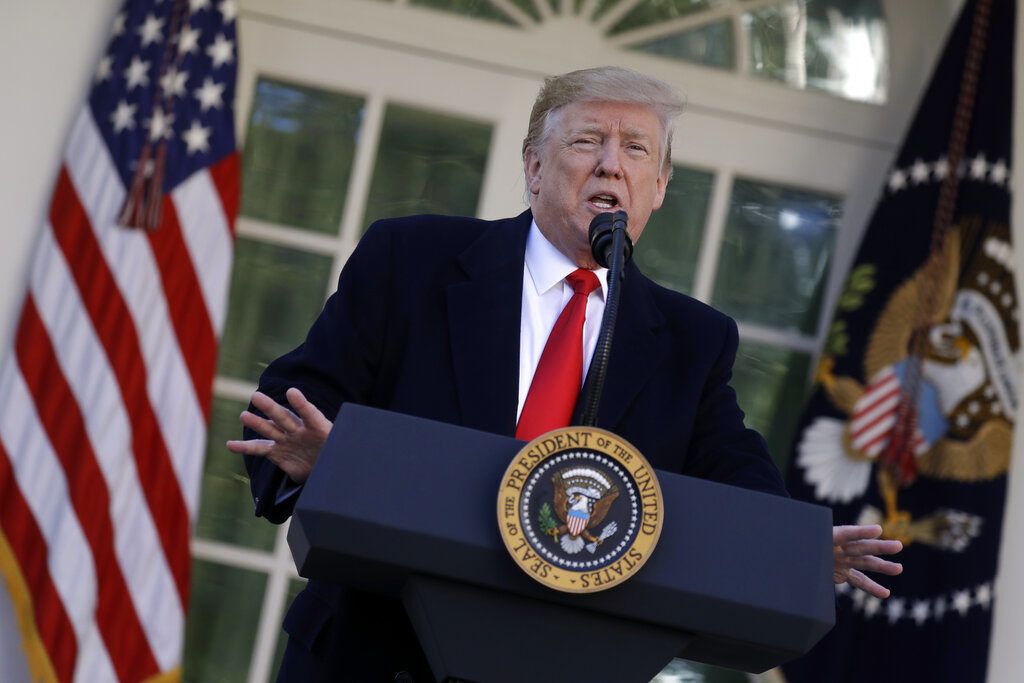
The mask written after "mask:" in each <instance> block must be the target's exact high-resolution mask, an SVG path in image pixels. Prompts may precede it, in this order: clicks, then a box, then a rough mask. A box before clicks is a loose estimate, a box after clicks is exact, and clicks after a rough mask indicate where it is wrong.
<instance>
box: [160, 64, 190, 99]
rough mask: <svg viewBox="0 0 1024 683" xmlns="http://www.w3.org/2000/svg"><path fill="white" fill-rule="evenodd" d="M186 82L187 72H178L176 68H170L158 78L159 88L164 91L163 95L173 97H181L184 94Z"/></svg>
mask: <svg viewBox="0 0 1024 683" xmlns="http://www.w3.org/2000/svg"><path fill="white" fill-rule="evenodd" d="M187 80H188V72H187V71H178V69H177V68H176V67H173V66H172V67H170V68H169V69H167V73H165V74H164V75H163V76H162V77H161V78H160V87H161V88H163V89H164V93H170V94H173V95H174V96H175V97H181V96H182V95H184V94H185V82H186V81H187Z"/></svg>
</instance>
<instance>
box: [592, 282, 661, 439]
mask: <svg viewBox="0 0 1024 683" xmlns="http://www.w3.org/2000/svg"><path fill="white" fill-rule="evenodd" d="M664 324H665V318H664V316H663V315H662V314H661V311H659V310H658V308H657V306H655V304H654V301H653V300H652V298H651V295H650V293H649V292H648V290H647V287H646V284H645V282H644V278H643V276H642V275H641V274H640V271H639V269H637V267H636V266H635V265H634V264H633V263H629V264H627V265H626V278H625V280H624V282H623V286H622V295H621V298H620V299H619V316H618V319H617V320H616V321H615V336H614V338H613V340H612V350H611V356H610V357H609V361H608V374H607V376H606V378H605V384H604V393H603V394H602V397H601V403H600V405H599V406H598V410H597V426H598V427H602V428H604V429H607V430H609V431H615V428H616V426H617V425H618V423H619V420H620V419H621V418H622V416H623V414H624V413H625V412H626V409H627V408H628V407H629V406H630V405H631V404H632V403H633V400H634V399H635V398H636V396H637V394H638V393H639V392H640V390H641V389H642V388H643V386H644V385H645V384H646V383H647V381H648V380H649V379H650V377H651V374H652V373H653V372H654V370H655V369H656V368H657V367H658V365H659V364H660V363H661V362H662V361H663V360H664V358H665V356H666V354H667V353H668V352H669V350H670V349H669V341H668V338H669V336H668V335H660V334H658V332H659V330H660V328H661V327H662V326H664ZM592 367H593V366H591V368H592ZM588 381H589V374H588ZM585 391H586V387H585V388H584V392H585ZM584 396H585V393H581V394H580V404H582V403H583V397H584ZM581 413H582V405H578V406H577V414H576V416H575V417H576V419H577V420H579V418H580V414H581Z"/></svg>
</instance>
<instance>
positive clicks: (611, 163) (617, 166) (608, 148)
mask: <svg viewBox="0 0 1024 683" xmlns="http://www.w3.org/2000/svg"><path fill="white" fill-rule="evenodd" d="M619 154H620V150H619V147H618V145H615V144H605V145H604V146H603V147H602V148H601V156H600V158H599V159H598V160H597V168H596V169H595V170H594V173H595V174H596V175H597V176H598V177H606V176H611V177H614V178H620V177H622V164H621V163H620V159H619Z"/></svg>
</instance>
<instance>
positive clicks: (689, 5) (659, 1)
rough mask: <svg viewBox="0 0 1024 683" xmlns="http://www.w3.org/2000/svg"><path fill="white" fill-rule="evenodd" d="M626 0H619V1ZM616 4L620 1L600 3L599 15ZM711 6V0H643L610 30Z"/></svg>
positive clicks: (615, 31)
mask: <svg viewBox="0 0 1024 683" xmlns="http://www.w3.org/2000/svg"><path fill="white" fill-rule="evenodd" d="M626 1H627V0H619V2H626ZM616 4H618V3H617V2H613V3H607V4H606V3H601V4H599V5H598V12H599V13H598V15H597V16H600V15H601V14H604V12H605V11H606V10H607V9H608V7H610V6H611V5H616ZM710 6H711V2H710V0H641V2H640V3H639V4H638V5H637V6H636V7H634V8H633V9H632V10H631V11H630V12H629V13H627V14H626V16H624V17H623V18H622V21H620V22H619V23H617V24H616V25H615V26H614V28H612V30H611V31H609V35H615V34H617V33H622V32H624V31H629V30H630V29H634V28H640V27H641V26H649V25H651V24H656V23H659V22H662V21H668V20H670V19H675V18H677V17H685V16H686V15H688V14H693V13H694V12H702V11H704V10H705V9H707V8H708V7H710Z"/></svg>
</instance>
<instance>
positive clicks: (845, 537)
mask: <svg viewBox="0 0 1024 683" xmlns="http://www.w3.org/2000/svg"><path fill="white" fill-rule="evenodd" d="M881 535H882V527H880V526H878V525H877V524H870V525H866V526H835V527H832V559H833V561H834V562H835V564H834V565H833V568H832V578H833V580H835V582H836V583H837V584H839V583H849V584H850V585H851V586H853V587H855V588H860V589H861V590H862V591H865V592H867V593H870V594H871V595H874V596H875V597H876V598H887V597H889V589H888V588H885V587H884V586H882V585H881V584H878V583H876V582H875V581H873V580H872V579H870V578H868V577H867V575H866V574H864V572H865V571H868V572H879V573H881V574H888V575H889V576H896V575H897V574H900V573H902V572H903V565H902V564H900V563H899V562H890V561H889V560H883V559H882V558H880V557H878V556H879V555H892V554H894V553H898V552H899V551H901V550H903V544H902V543H901V542H899V541H886V540H883V539H880V538H878V537H879V536H881Z"/></svg>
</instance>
